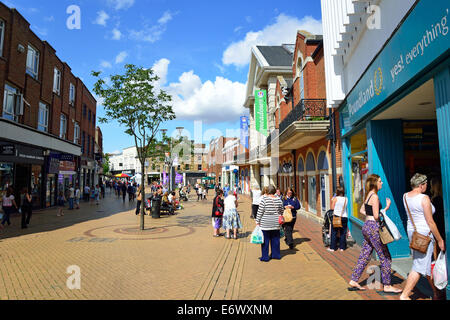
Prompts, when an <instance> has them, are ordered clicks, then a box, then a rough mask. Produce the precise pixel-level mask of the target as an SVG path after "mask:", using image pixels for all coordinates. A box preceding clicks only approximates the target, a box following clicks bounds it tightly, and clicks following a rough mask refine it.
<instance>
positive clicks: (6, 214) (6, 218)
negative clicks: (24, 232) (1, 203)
mask: <svg viewBox="0 0 450 320" xmlns="http://www.w3.org/2000/svg"><path fill="white" fill-rule="evenodd" d="M12 210H13V209H12V207H3V212H4V213H3V219H2V225H4V224H5V222H8V225H10V224H11V221H9V216H10V215H11V212H12Z"/></svg>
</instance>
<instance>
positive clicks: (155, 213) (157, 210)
mask: <svg viewBox="0 0 450 320" xmlns="http://www.w3.org/2000/svg"><path fill="white" fill-rule="evenodd" d="M161 202H162V198H161V197H153V198H152V218H154V219H159V218H161Z"/></svg>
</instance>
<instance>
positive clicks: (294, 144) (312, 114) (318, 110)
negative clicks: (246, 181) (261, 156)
mask: <svg viewBox="0 0 450 320" xmlns="http://www.w3.org/2000/svg"><path fill="white" fill-rule="evenodd" d="M329 126H330V110H329V109H328V108H327V104H326V100H325V99H305V100H301V101H300V102H299V104H297V106H296V107H295V108H294V109H293V110H292V111H291V112H290V113H289V114H288V115H287V116H286V118H285V119H284V120H283V121H282V122H281V123H280V126H279V134H277V133H276V132H272V134H270V135H269V137H267V153H268V154H269V155H270V154H271V145H272V144H274V143H275V142H276V143H277V144H278V148H279V152H280V154H279V156H282V155H283V154H286V153H287V152H289V151H290V150H293V149H298V148H301V147H303V146H305V145H307V144H310V143H312V142H314V141H317V140H319V139H321V138H323V137H325V136H326V135H327V133H328V130H329Z"/></svg>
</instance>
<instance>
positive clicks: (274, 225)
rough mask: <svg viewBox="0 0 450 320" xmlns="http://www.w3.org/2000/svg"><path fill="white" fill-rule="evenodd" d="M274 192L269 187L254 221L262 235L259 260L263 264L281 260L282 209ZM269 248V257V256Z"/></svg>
mask: <svg viewBox="0 0 450 320" xmlns="http://www.w3.org/2000/svg"><path fill="white" fill-rule="evenodd" d="M276 191H277V190H276V188H275V187H274V186H270V187H269V190H268V195H267V196H265V197H262V198H261V202H260V204H259V208H258V214H257V215H256V220H255V222H256V225H257V226H260V227H261V230H262V232H263V235H264V243H263V244H262V245H261V258H259V260H260V261H263V262H268V261H269V260H270V259H278V260H279V259H281V253H280V223H279V217H280V216H282V215H283V211H284V207H283V202H282V201H281V199H280V198H279V197H277V196H276V195H275V193H276ZM269 246H270V248H271V255H269Z"/></svg>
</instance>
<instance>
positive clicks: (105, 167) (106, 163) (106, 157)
mask: <svg viewBox="0 0 450 320" xmlns="http://www.w3.org/2000/svg"><path fill="white" fill-rule="evenodd" d="M109 169H110V167H109V154H108V153H106V154H104V155H103V174H108V173H109Z"/></svg>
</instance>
